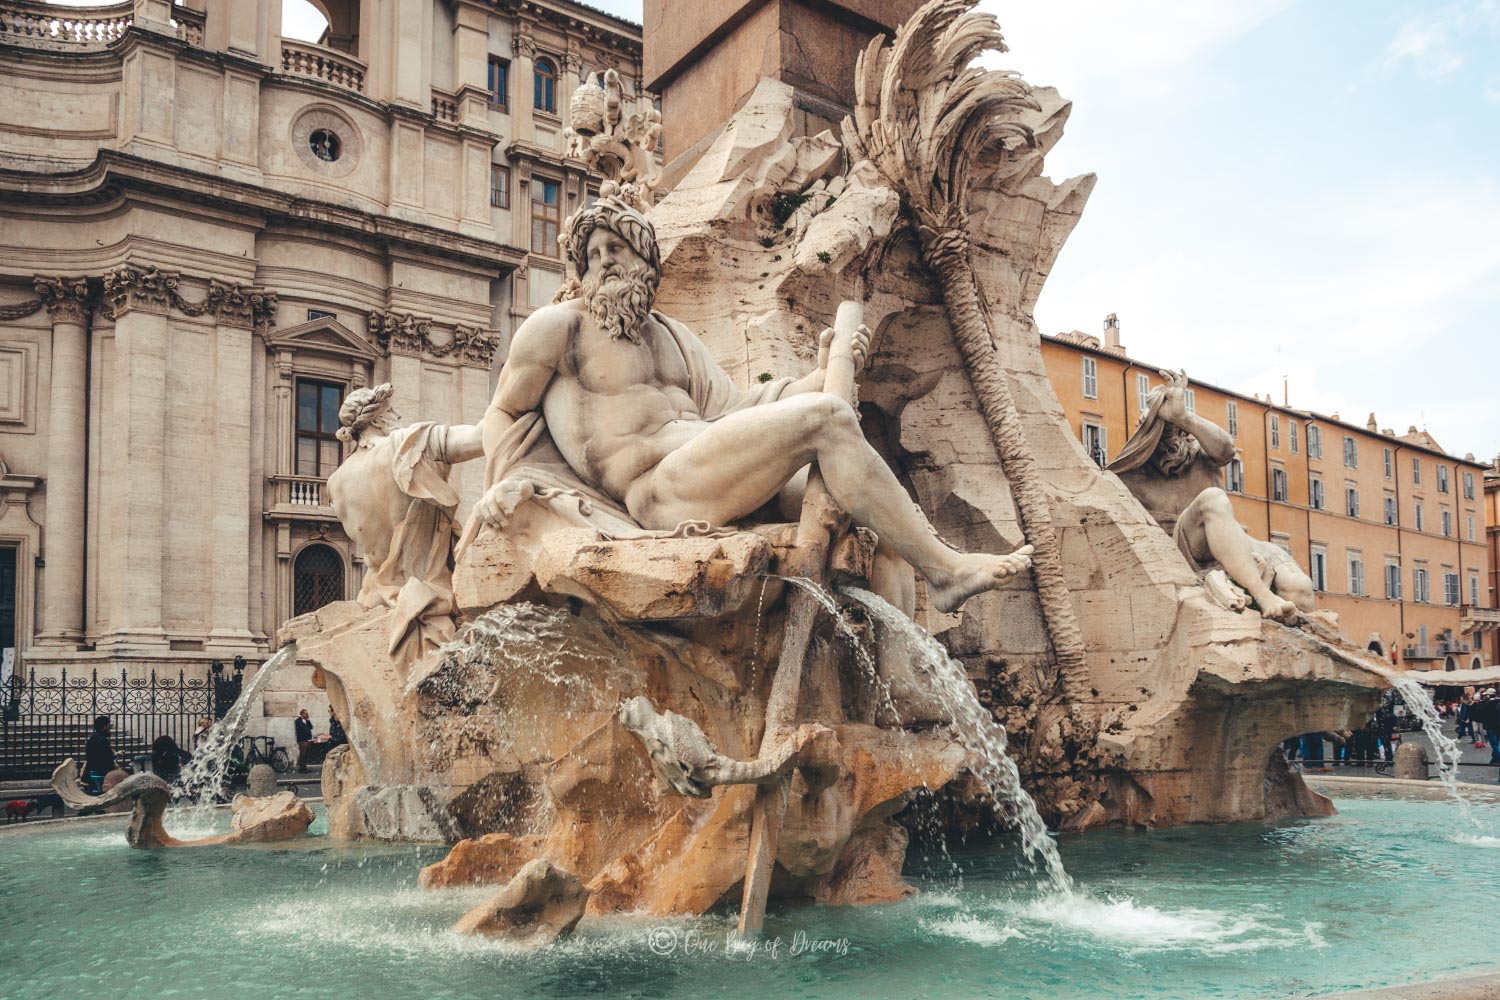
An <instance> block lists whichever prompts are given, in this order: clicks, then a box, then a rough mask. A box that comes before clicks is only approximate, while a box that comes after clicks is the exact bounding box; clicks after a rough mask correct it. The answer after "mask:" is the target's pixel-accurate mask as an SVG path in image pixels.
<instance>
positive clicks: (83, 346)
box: [36, 277, 90, 644]
mask: <svg viewBox="0 0 1500 1000" xmlns="http://www.w3.org/2000/svg"><path fill="white" fill-rule="evenodd" d="M36 290H37V294H38V295H39V296H41V298H42V300H43V301H44V302H46V304H47V311H48V312H49V313H50V314H51V316H52V385H51V390H50V400H49V405H48V408H47V507H46V511H47V524H46V534H45V535H44V536H43V543H44V548H43V552H42V554H43V557H44V559H45V561H46V572H45V575H44V577H43V580H44V587H43V594H42V630H41V632H40V634H39V635H38V636H37V641H38V642H42V643H55V644H76V643H78V642H79V641H81V640H82V638H83V554H84V540H85V538H86V537H87V523H86V513H87V512H86V508H85V490H86V483H87V456H88V438H87V427H88V329H87V327H88V315H89V305H90V304H89V290H88V283H87V282H86V281H85V279H83V278H44V277H38V278H37V279H36Z"/></svg>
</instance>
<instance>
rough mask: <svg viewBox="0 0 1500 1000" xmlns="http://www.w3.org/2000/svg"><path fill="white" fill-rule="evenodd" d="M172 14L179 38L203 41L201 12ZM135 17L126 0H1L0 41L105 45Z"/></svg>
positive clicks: (65, 46) (120, 34)
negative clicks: (99, 3)
mask: <svg viewBox="0 0 1500 1000" xmlns="http://www.w3.org/2000/svg"><path fill="white" fill-rule="evenodd" d="M172 18H173V20H172V23H173V25H174V27H175V28H176V32H177V37H178V38H181V39H182V40H183V41H185V42H187V43H188V44H189V45H202V44H203V21H204V15H203V13H202V12H200V11H193V10H188V9H186V8H183V7H174V8H173V10H172ZM134 20H135V4H133V3H130V2H128V0H127V2H125V3H115V4H110V5H108V6H104V7H65V6H62V5H61V4H50V3H39V2H36V0H4V2H0V43H9V44H13V45H17V44H18V45H26V46H28V47H31V48H52V49H97V48H104V47H105V46H108V45H110V44H112V43H114V42H116V41H118V40H119V39H120V38H121V37H123V36H124V34H125V32H126V30H127V29H128V28H129V27H130V26H131V24H132V23H134Z"/></svg>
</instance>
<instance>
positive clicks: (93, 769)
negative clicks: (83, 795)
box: [83, 715, 115, 795]
mask: <svg viewBox="0 0 1500 1000" xmlns="http://www.w3.org/2000/svg"><path fill="white" fill-rule="evenodd" d="M114 769H115V751H114V748H113V747H111V746H110V745H109V716H107V715H101V716H99V717H98V718H96V719H95V720H94V735H92V736H90V737H89V741H88V742H87V743H85V744H84V746H83V776H84V780H86V781H87V782H88V785H89V791H90V792H91V793H93V794H94V795H98V794H100V793H101V792H103V790H104V776H105V775H106V774H108V773H109V772H111V771H113V770H114Z"/></svg>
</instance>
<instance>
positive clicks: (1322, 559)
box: [1308, 545, 1328, 590]
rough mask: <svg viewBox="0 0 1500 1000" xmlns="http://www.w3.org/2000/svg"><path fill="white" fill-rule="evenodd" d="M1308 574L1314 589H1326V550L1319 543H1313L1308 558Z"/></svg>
mask: <svg viewBox="0 0 1500 1000" xmlns="http://www.w3.org/2000/svg"><path fill="white" fill-rule="evenodd" d="M1308 562H1309V565H1308V569H1310V570H1311V572H1310V573H1309V574H1308V575H1309V576H1311V577H1312V582H1313V589H1314V590H1327V589H1328V550H1327V549H1325V548H1323V546H1321V545H1314V546H1313V547H1312V552H1311V554H1310V556H1309V559H1308Z"/></svg>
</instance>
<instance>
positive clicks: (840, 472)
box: [626, 392, 1030, 611]
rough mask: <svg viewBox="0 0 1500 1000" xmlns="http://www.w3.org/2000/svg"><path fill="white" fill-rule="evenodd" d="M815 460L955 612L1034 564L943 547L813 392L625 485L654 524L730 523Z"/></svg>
mask: <svg viewBox="0 0 1500 1000" xmlns="http://www.w3.org/2000/svg"><path fill="white" fill-rule="evenodd" d="M810 462H817V463H818V468H819V470H820V471H821V472H822V474H823V481H824V483H825V484H826V485H827V487H828V492H829V494H830V495H832V497H833V499H834V502H836V503H837V504H838V505H839V506H840V507H841V508H843V509H844V510H845V511H847V512H848V513H849V515H850V516H851V517H853V518H854V521H855V523H857V524H861V525H863V526H865V527H867V528H869V529H871V530H872V531H874V532H875V533H876V534H877V535H879V536H880V538H881V539H882V541H884V542H885V543H886V544H888V545H889V546H890V547H891V548H892V549H893V550H894V551H895V552H897V553H898V554H899V555H900V556H901V558H903V559H905V560H906V561H907V562H909V563H910V564H911V565H912V566H914V567H915V568H916V570H917V572H919V573H921V574H922V576H923V577H925V578H926V579H927V581H928V583H929V584H930V585H931V588H932V589H931V594H932V600H933V604H934V605H935V606H937V607H938V609H939V610H942V611H952V610H954V609H955V608H957V607H958V606H959V605H961V604H962V603H963V602H964V601H965V600H967V599H968V598H969V597H971V596H973V595H974V594H977V593H980V592H981V591H985V590H992V589H994V588H995V587H996V586H998V585H999V584H1000V583H1001V582H1002V581H1004V580H1005V579H1006V578H1008V577H1010V576H1014V575H1015V574H1016V573H1018V572H1020V571H1022V570H1024V569H1026V568H1027V567H1028V566H1029V565H1030V560H1029V559H1028V558H1027V555H1028V553H1026V552H1018V553H1015V554H1013V555H1010V556H995V555H963V554H961V553H958V552H955V551H954V550H953V549H951V548H949V547H948V546H947V545H944V544H943V542H942V541H941V540H939V539H938V537H937V535H936V534H935V533H934V531H933V529H932V526H931V525H930V524H928V523H927V519H926V518H925V517H924V516H923V515H922V513H921V511H920V510H919V509H918V508H917V506H916V505H915V504H914V503H912V501H911V498H910V497H909V496H907V494H906V490H905V489H903V488H902V486H901V483H900V482H899V481H898V480H897V479H896V475H895V473H893V472H892V471H891V469H890V467H889V466H887V465H886V463H885V460H884V459H883V458H881V457H880V455H879V453H878V452H876V451H875V449H874V448H872V447H870V444H869V442H867V441H866V440H865V438H864V434H863V433H862V432H861V431H860V427H859V418H858V417H857V416H856V415H855V413H854V409H853V407H851V406H850V405H849V404H848V403H846V402H844V401H843V400H841V399H839V398H838V397H836V396H831V395H829V394H827V393H821V392H811V393H803V394H801V395H797V396H792V397H791V398H789V399H783V400H778V401H777V402H775V403H767V404H765V405H762V406H754V407H750V408H748V409H744V410H740V411H738V412H735V413H731V414H729V415H728V416H725V417H723V418H721V419H720V420H717V421H715V422H714V423H711V424H709V425H708V426H707V427H706V428H705V429H704V430H703V432H702V433H700V434H699V435H698V436H697V437H695V438H693V439H692V440H691V441H689V442H688V443H686V444H684V445H683V446H682V447H680V448H678V449H677V450H676V451H674V452H672V453H671V454H669V455H668V456H667V457H666V458H664V459H662V461H661V463H660V464H658V465H657V466H656V468H655V469H653V470H652V471H651V472H649V473H647V475H646V476H645V477H643V478H642V480H641V481H640V482H638V483H636V484H635V485H633V486H632V487H631V488H630V491H629V493H628V494H627V496H626V502H627V506H628V507H629V508H630V512H631V514H632V515H633V516H634V517H635V518H636V519H637V520H638V521H640V522H641V523H642V524H643V525H645V526H647V527H650V528H671V527H674V526H675V525H677V524H679V523H681V522H682V521H684V520H690V519H696V520H704V521H709V522H711V523H713V524H733V523H734V522H735V521H738V520H740V519H741V518H744V517H746V516H748V515H749V514H750V513H752V512H753V511H755V510H756V509H757V508H759V507H760V506H761V505H763V504H765V503H766V502H767V501H768V500H770V499H771V498H772V497H774V496H775V495H776V494H777V492H778V491H779V490H781V488H782V487H783V486H785V485H786V483H787V482H788V481H789V480H790V479H791V478H792V477H793V476H794V475H795V474H796V473H797V472H798V471H799V470H801V469H802V468H803V467H804V466H806V465H807V464H808V463H810Z"/></svg>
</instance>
